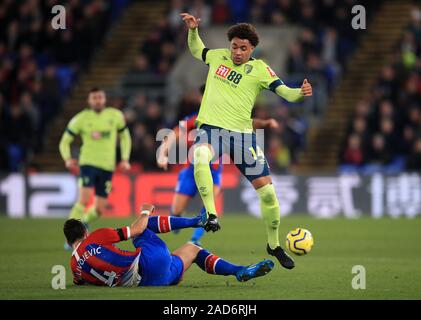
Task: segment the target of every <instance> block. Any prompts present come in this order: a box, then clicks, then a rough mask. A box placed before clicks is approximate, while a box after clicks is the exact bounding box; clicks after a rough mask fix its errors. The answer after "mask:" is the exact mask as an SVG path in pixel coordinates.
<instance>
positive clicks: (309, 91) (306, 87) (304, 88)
mask: <svg viewBox="0 0 421 320" xmlns="http://www.w3.org/2000/svg"><path fill="white" fill-rule="evenodd" d="M301 94H302V95H303V96H304V97H311V96H312V95H313V88H312V87H311V84H310V82H308V81H307V79H304V81H303V84H302V85H301Z"/></svg>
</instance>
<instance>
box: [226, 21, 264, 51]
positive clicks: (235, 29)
mask: <svg viewBox="0 0 421 320" xmlns="http://www.w3.org/2000/svg"><path fill="white" fill-rule="evenodd" d="M227 35H228V40H229V41H231V40H232V39H233V38H235V37H237V38H240V39H243V40H244V39H247V40H248V41H250V43H251V45H252V46H254V47H256V46H257V45H258V44H259V35H258V34H257V31H256V28H255V27H254V26H253V25H251V24H250V23H237V24H236V25H234V26H232V27H231V28H229V29H228V32H227Z"/></svg>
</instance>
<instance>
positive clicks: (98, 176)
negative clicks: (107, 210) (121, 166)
mask: <svg viewBox="0 0 421 320" xmlns="http://www.w3.org/2000/svg"><path fill="white" fill-rule="evenodd" d="M112 177H113V173H112V172H111V171H106V170H103V169H100V168H97V167H94V166H80V175H79V184H80V185H81V186H83V187H87V188H95V195H97V196H98V197H103V198H107V197H108V194H109V193H110V192H111V179H112Z"/></svg>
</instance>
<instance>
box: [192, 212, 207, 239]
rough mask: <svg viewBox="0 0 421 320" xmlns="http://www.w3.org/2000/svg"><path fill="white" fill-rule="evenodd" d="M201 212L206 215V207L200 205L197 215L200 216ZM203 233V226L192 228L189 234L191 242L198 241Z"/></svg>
mask: <svg viewBox="0 0 421 320" xmlns="http://www.w3.org/2000/svg"><path fill="white" fill-rule="evenodd" d="M202 214H205V215H206V208H205V207H202V210H200V214H199V216H202ZM204 234H205V229H203V228H197V229H194V231H193V234H192V236H191V241H193V242H197V241H199V240H200V239H201V238H202V237H203V235H204Z"/></svg>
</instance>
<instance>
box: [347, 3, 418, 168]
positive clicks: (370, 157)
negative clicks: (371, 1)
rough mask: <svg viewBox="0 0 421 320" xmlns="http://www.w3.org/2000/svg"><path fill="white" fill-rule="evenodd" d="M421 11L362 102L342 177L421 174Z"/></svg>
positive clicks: (351, 128)
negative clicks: (404, 172)
mask: <svg viewBox="0 0 421 320" xmlns="http://www.w3.org/2000/svg"><path fill="white" fill-rule="evenodd" d="M420 76H421V8H420V7H414V8H413V9H412V11H411V22H410V24H409V25H408V27H407V28H406V29H405V31H404V33H403V35H402V36H401V39H400V41H399V42H398V44H397V46H396V49H395V50H394V53H393V56H392V59H391V62H389V63H387V64H385V65H384V66H383V68H382V70H381V72H380V74H379V77H378V79H377V82H376V84H375V85H374V86H373V88H372V92H373V93H374V94H372V95H369V96H368V97H367V98H365V99H363V100H361V101H359V103H358V104H357V105H356V107H355V111H354V115H353V117H352V119H351V120H350V123H349V128H348V134H347V136H346V138H345V141H344V142H343V147H342V150H341V153H340V163H341V165H340V167H339V168H340V171H341V172H359V173H362V174H373V173H376V172H381V173H389V174H396V173H398V172H400V171H402V170H404V169H406V170H407V171H419V170H420V169H421V161H420V160H421V77H420Z"/></svg>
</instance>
